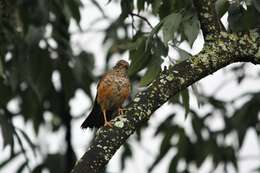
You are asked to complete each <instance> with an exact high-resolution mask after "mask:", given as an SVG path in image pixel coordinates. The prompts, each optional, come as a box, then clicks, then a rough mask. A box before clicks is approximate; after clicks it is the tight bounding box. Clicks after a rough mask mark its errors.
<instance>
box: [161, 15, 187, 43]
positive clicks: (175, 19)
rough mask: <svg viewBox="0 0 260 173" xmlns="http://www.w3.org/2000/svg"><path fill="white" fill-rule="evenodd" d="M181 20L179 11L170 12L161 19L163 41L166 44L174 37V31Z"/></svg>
mask: <svg viewBox="0 0 260 173" xmlns="http://www.w3.org/2000/svg"><path fill="white" fill-rule="evenodd" d="M181 20H182V15H181V14H180V13H172V14H170V15H168V16H166V17H165V18H164V19H163V26H162V29H163V41H164V44H165V45H167V44H168V42H169V41H170V40H172V39H174V36H175V33H176V32H177V30H178V29H179V26H180V23H181Z"/></svg>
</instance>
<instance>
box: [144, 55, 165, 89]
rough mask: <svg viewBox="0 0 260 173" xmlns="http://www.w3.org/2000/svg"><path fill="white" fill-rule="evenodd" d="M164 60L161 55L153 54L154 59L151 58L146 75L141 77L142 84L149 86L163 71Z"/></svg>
mask: <svg viewBox="0 0 260 173" xmlns="http://www.w3.org/2000/svg"><path fill="white" fill-rule="evenodd" d="M162 62H163V60H162V59H161V57H157V56H153V57H152V60H150V62H149V64H148V66H147V71H146V73H145V75H144V76H143V77H142V78H141V81H140V85H141V86H147V85H148V84H150V83H151V82H152V81H153V80H154V79H155V78H156V77H157V76H158V74H159V73H160V71H161V64H162Z"/></svg>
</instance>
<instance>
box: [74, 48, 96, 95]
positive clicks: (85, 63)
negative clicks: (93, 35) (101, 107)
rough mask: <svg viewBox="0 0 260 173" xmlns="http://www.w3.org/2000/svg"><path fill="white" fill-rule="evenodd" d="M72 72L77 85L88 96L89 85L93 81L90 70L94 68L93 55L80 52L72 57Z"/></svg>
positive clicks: (89, 92) (89, 93)
mask: <svg viewBox="0 0 260 173" xmlns="http://www.w3.org/2000/svg"><path fill="white" fill-rule="evenodd" d="M74 62H75V65H74V67H73V69H72V70H73V73H74V76H75V78H76V80H77V83H78V84H79V86H80V87H81V88H82V89H83V90H84V91H85V92H86V93H87V94H88V95H89V96H90V98H91V97H92V95H91V91H90V85H91V83H92V82H94V76H93V74H92V71H93V69H94V56H93V55H92V54H90V53H88V52H81V53H80V54H79V55H78V56H77V57H75V58H74Z"/></svg>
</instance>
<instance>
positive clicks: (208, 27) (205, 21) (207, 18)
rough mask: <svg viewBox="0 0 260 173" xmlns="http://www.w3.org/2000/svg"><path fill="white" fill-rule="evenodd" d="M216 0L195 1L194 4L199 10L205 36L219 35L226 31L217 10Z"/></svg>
mask: <svg viewBox="0 0 260 173" xmlns="http://www.w3.org/2000/svg"><path fill="white" fill-rule="evenodd" d="M215 2H216V0H194V1H193V3H194V5H195V7H196V9H197V12H198V17H199V20H200V24H201V29H202V31H203V33H204V35H208V34H210V33H211V34H213V33H214V34H218V33H219V32H220V31H222V30H223V31H224V27H223V25H222V24H221V22H220V20H219V19H218V16H217V14H216V10H215Z"/></svg>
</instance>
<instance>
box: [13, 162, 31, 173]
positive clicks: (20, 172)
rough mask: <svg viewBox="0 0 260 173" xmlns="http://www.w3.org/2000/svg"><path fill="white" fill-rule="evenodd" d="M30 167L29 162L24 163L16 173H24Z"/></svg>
mask: <svg viewBox="0 0 260 173" xmlns="http://www.w3.org/2000/svg"><path fill="white" fill-rule="evenodd" d="M27 165H28V162H27V161H25V162H24V163H22V164H21V165H20V166H19V168H18V169H17V171H16V173H22V172H23V170H24V168H25V167H26V166H27Z"/></svg>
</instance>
